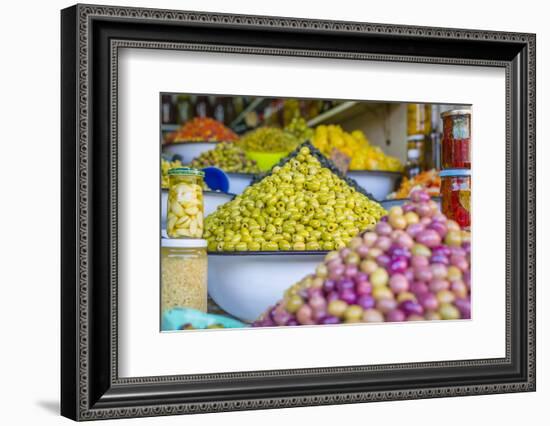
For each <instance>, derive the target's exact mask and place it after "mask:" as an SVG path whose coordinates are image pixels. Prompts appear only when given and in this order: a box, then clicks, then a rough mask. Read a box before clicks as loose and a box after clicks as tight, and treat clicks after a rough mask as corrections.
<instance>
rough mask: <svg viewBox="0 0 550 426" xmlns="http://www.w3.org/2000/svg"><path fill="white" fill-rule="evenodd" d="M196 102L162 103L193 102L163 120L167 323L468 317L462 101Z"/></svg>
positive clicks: (175, 98) (186, 326)
mask: <svg viewBox="0 0 550 426" xmlns="http://www.w3.org/2000/svg"><path fill="white" fill-rule="evenodd" d="M194 98H195V101H196V98H197V97H192V96H183V95H171V96H168V95H165V96H163V98H162V102H163V103H164V104H166V103H169V104H170V105H169V107H171V108H173V107H174V105H176V106H180V103H182V102H183V103H185V102H187V103H188V104H189V105H188V106H187V107H186V108H182V107H181V106H180V110H183V111H187V112H186V113H185V114H183V113H180V114H179V115H178V114H172V115H171V116H170V117H169V118H171V119H173V118H174V117H179V118H180V121H181V122H180V123H178V124H176V123H166V122H163V123H162V124H161V143H162V156H161V157H162V158H161V186H162V188H161V192H162V194H163V196H162V197H161V208H160V211H161V219H160V221H161V231H162V232H161V250H162V256H161V259H162V262H161V269H162V273H161V300H162V304H161V324H162V325H161V329H162V330H163V331H170V330H191V329H204V328H235V327H249V326H252V327H259V326H292V325H315V324H327V325H329V324H340V323H352V322H383V321H405V320H410V321H413V320H438V319H441V320H445V319H461V318H463V319H465V318H469V316H470V313H469V309H470V263H469V262H470V261H469V256H470V226H471V225H470V218H469V209H470V205H469V200H470V185H471V182H470V172H469V170H470V162H469V150H470V134H469V131H470V128H469V118H470V114H471V112H470V110H469V109H466V108H465V107H464V106H451V105H430V104H399V103H374V102H357V101H315V100H297V99H265V98H243V97H223V100H221V101H220V100H218V98H214V100H213V101H212V102H213V104H214V105H218V106H219V105H226V106H227V105H230V104H231V105H233V107H235V106H236V105H241V106H242V108H241V110H240V111H236V110H235V108H233V110H231V108H226V110H227V111H230V112H231V114H229V113H228V114H227V115H223V114H222V115H220V114H219V113H218V115H217V116H216V115H215V114H213V116H212V117H208V116H206V115H205V114H206V113H207V112H208V111H207V110H205V109H204V108H203V109H198V108H193V107H192V105H193V99H194ZM199 98H200V97H199ZM237 98H238V99H237ZM203 101H204V99H203V100H202V101H201V102H203ZM216 103H217V104H216ZM164 104H163V105H162V111H166V110H167V108H168V107H167V106H166V105H164ZM205 111H206V112H205ZM212 111H216V108H213V109H212ZM217 111H219V108H218V110H217ZM453 111H458V112H453ZM192 112H193V113H192ZM201 114H202V115H201ZM193 115H194V116H193ZM448 117H451V118H452V119H450V118H448ZM464 117H467V119H468V129H467V130H468V131H467V133H465V130H464ZM163 121H164V117H163ZM447 122H451V124H450V126H451V129H450V130H448V129H447ZM453 123H455V124H454V127H458V126H459V125H460V126H462V127H461V129H455V132H454V133H453ZM457 123H458V124H457ZM444 125H445V126H444ZM460 132H462V133H460ZM457 135H458V136H460V137H458V136H457ZM459 144H460V146H459V149H456V150H455V151H453V152H456V154H453V152H451V153H449V149H451V150H452V149H453V148H454V147H456V146H458V145H459ZM442 147H443V151H445V152H444V154H445V157H444V164H443V167H444V169H443V170H441V167H442V163H441V159H442ZM453 155H454V157H453ZM466 157H467V158H466ZM449 165H451V166H453V168H450V167H448V166H449ZM466 177H467V179H468V180H467V181H466ZM451 178H454V179H455V180H456V179H461V182H462V183H463V185H462V186H461V187H460V188H459V189H458V190H457V191H454V192H453V191H451V190H447V189H446V188H447V186H446V185H447V182H450V179H451ZM442 182H443V186H442ZM455 186H456V185H455ZM442 187H443V191H441V188H442ZM453 188H454V187H453ZM441 197H442V198H441ZM441 205H443V212H442V211H441ZM465 214H466V215H467V218H466V217H465V216H464V215H465ZM457 215H458V216H457ZM191 275H192V276H193V277H191ZM174 300H175V301H174ZM178 301H179V302H178Z"/></svg>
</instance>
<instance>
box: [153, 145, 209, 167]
mask: <svg viewBox="0 0 550 426" xmlns="http://www.w3.org/2000/svg"><path fill="white" fill-rule="evenodd" d="M217 144H218V142H174V143H169V144H165V145H163V147H162V152H163V153H165V154H170V155H174V154H177V155H179V156H180V157H181V158H182V160H183V161H182V162H183V164H188V163H190V162H191V161H193V160H194V159H195V158H197V157H198V156H199V155H201V154H202V153H203V152H206V151H210V150H211V149H214V148H216V145H217Z"/></svg>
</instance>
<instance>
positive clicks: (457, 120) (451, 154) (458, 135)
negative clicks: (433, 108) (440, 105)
mask: <svg viewBox="0 0 550 426" xmlns="http://www.w3.org/2000/svg"><path fill="white" fill-rule="evenodd" d="M441 118H442V119H443V140H442V142H441V167H442V168H444V169H469V168H470V165H471V161H470V155H471V154H470V150H471V140H470V126H471V124H470V121H471V111H470V110H469V109H455V110H451V111H445V112H442V113H441Z"/></svg>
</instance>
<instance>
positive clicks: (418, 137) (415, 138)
mask: <svg viewBox="0 0 550 426" xmlns="http://www.w3.org/2000/svg"><path fill="white" fill-rule="evenodd" d="M425 138H426V135H409V136H407V140H408V141H423V140H424V139H425Z"/></svg>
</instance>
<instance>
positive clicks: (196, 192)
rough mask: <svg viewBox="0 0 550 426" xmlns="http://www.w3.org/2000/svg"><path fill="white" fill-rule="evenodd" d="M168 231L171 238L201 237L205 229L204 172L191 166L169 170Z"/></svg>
mask: <svg viewBox="0 0 550 426" xmlns="http://www.w3.org/2000/svg"><path fill="white" fill-rule="evenodd" d="M168 177H169V179H170V186H169V189H168V204H167V213H166V232H167V233H168V236H169V237H170V238H201V237H202V232H203V229H204V202H203V194H202V188H203V177H204V172H202V171H201V170H197V169H191V168H189V167H178V168H174V169H170V170H169V171H168Z"/></svg>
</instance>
